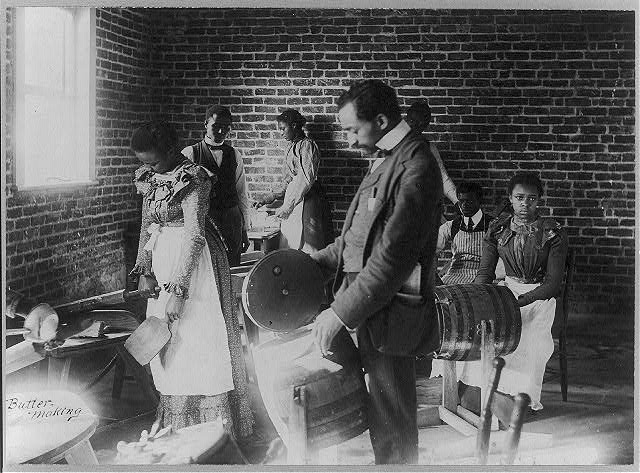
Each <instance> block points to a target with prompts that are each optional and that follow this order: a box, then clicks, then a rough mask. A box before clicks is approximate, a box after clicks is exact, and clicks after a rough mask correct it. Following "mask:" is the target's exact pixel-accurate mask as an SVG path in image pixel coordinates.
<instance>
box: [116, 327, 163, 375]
mask: <svg viewBox="0 0 640 473" xmlns="http://www.w3.org/2000/svg"><path fill="white" fill-rule="evenodd" d="M170 338H171V331H170V330H169V324H168V323H167V321H166V320H163V319H159V318H158V317H148V318H147V319H146V320H145V321H144V322H142V323H141V324H140V325H139V326H138V328H137V329H135V330H134V331H133V333H132V334H131V335H130V336H129V338H128V339H127V341H126V342H124V347H125V348H126V349H127V351H128V352H129V353H131V356H133V358H135V360H136V361H137V362H138V363H140V364H141V365H142V366H144V365H146V364H148V363H149V362H150V361H151V360H152V359H153V357H154V356H156V355H157V354H158V353H159V352H160V350H162V347H164V346H165V345H166V344H167V342H168V341H169V339H170Z"/></svg>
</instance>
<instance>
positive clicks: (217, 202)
mask: <svg viewBox="0 0 640 473" xmlns="http://www.w3.org/2000/svg"><path fill="white" fill-rule="evenodd" d="M231 123H232V117H231V112H230V111H229V109H228V108H226V107H223V106H221V105H214V106H211V107H209V108H207V111H206V114H205V121H204V128H205V130H206V132H205V136H204V139H203V140H202V141H200V142H198V143H196V144H194V145H192V146H187V147H186V148H184V149H183V150H182V154H183V155H184V156H186V157H187V158H189V159H191V160H192V161H193V162H195V163H196V164H199V165H200V166H202V167H204V168H205V169H206V170H207V171H208V172H209V173H210V174H211V175H212V187H211V199H210V204H209V216H210V217H211V218H212V219H213V221H214V223H215V224H216V226H217V227H218V229H219V230H220V232H221V233H222V236H223V237H224V240H225V243H226V245H227V257H228V259H229V266H238V265H239V264H240V253H242V252H244V251H246V250H247V248H248V247H249V238H248V237H247V228H248V226H249V199H248V197H247V190H246V188H247V185H246V180H245V174H244V165H243V163H242V156H241V154H240V152H239V151H238V150H237V149H235V148H233V147H232V146H230V145H229V144H227V143H226V142H225V139H226V137H227V134H228V133H229V130H231ZM213 176H215V177H213Z"/></svg>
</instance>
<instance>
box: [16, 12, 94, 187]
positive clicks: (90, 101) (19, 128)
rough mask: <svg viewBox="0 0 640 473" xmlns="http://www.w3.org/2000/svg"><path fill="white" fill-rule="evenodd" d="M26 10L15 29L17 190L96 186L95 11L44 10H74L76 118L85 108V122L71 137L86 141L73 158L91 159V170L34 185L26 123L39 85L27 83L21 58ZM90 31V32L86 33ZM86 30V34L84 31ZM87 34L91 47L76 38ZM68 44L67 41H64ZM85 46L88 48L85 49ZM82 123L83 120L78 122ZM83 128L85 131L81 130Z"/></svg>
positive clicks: (75, 127) (79, 143)
mask: <svg viewBox="0 0 640 473" xmlns="http://www.w3.org/2000/svg"><path fill="white" fill-rule="evenodd" d="M25 8H30V7H18V8H16V16H15V19H16V28H15V56H14V57H15V95H14V96H15V103H14V107H15V109H14V113H15V115H14V116H15V122H14V126H13V128H14V130H13V131H14V133H13V136H14V137H15V143H14V150H15V156H14V163H13V164H14V166H13V168H14V179H15V182H14V186H15V189H16V190H18V191H31V190H35V191H37V190H47V189H53V190H56V189H60V188H69V187H71V188H73V187H78V186H86V185H94V184H97V182H98V181H97V179H96V125H95V124H96V110H97V106H96V54H97V47H96V9H95V8H89V7H62V6H58V7H43V8H61V9H63V10H68V11H71V12H72V13H73V14H72V22H73V28H72V30H73V35H74V38H73V39H72V40H71V42H72V43H73V48H74V52H73V56H74V57H73V60H72V62H73V63H76V62H82V63H83V64H82V65H80V66H75V65H74V66H73V67H72V69H73V70H74V74H73V77H72V78H70V80H71V82H72V83H73V94H72V95H73V97H74V98H73V99H72V100H73V101H74V102H73V110H74V116H78V113H77V112H78V111H79V110H80V109H81V108H82V112H83V113H82V117H86V120H84V119H82V121H84V123H82V124H81V126H80V127H79V126H78V123H75V124H71V125H70V127H72V129H71V133H72V136H76V137H78V136H79V135H81V134H83V133H84V134H86V139H85V140H82V139H77V140H76V142H75V143H73V145H72V146H73V149H74V157H73V163H79V162H81V160H82V159H86V160H88V163H85V164H88V168H87V173H86V175H85V176H81V177H79V178H69V179H68V180H63V181H60V182H46V183H34V182H26V181H27V180H26V171H27V168H28V167H29V160H28V157H27V153H26V148H27V146H28V143H27V140H28V137H29V134H30V130H29V124H25V113H26V112H25V97H26V96H27V95H28V94H29V92H30V91H36V93H37V92H38V86H32V85H27V84H25V65H26V63H25V61H23V60H21V58H24V57H25V48H26V44H25V43H26V38H25V27H24V26H25V17H24V16H25ZM87 29H88V31H87ZM81 30H83V31H81ZM82 35H86V36H88V38H89V41H88V44H87V45H85V44H84V42H82V41H78V39H77V36H82ZM65 42H66V41H65ZM83 46H85V47H86V48H87V49H82V48H83ZM81 54H82V55H84V56H83V58H82V59H80V60H79V59H78V58H79V56H80V55H81ZM69 56H70V54H68V51H65V62H66V66H65V69H66V70H69V69H70V68H69V61H70V57H69ZM68 84H69V80H65V87H67V85H68ZM40 90H41V91H42V92H45V93H48V90H46V89H40ZM78 121H81V120H78ZM78 128H81V129H82V131H80V132H79V131H78Z"/></svg>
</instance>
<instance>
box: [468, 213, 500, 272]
mask: <svg viewBox="0 0 640 473" xmlns="http://www.w3.org/2000/svg"><path fill="white" fill-rule="evenodd" d="M498 231H499V227H498V225H497V222H496V220H494V221H492V222H491V223H490V224H489V229H488V230H487V233H485V235H484V239H483V240H482V256H481V257H480V269H478V274H476V277H475V279H474V280H473V282H474V283H479V284H491V283H492V282H493V280H494V279H495V278H496V265H497V264H498V239H497V235H496V234H497V232H498Z"/></svg>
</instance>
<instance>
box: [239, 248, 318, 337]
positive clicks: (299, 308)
mask: <svg viewBox="0 0 640 473" xmlns="http://www.w3.org/2000/svg"><path fill="white" fill-rule="evenodd" d="M324 301H325V290H324V283H323V278H322V271H321V269H320V266H319V265H318V263H316V262H315V261H314V260H313V259H312V258H311V257H310V256H309V255H308V254H306V253H304V252H302V251H299V250H292V249H282V250H276V251H272V252H271V253H269V254H268V255H266V256H265V257H264V258H262V259H261V260H260V261H258V262H257V263H256V264H255V265H254V266H253V268H251V271H249V273H248V274H247V276H246V277H245V279H244V283H243V285H242V305H243V306H244V310H245V312H246V314H247V315H248V316H249V318H250V319H251V320H252V321H253V322H254V323H255V324H256V325H258V326H259V327H262V328H264V329H266V330H270V331H273V332H290V331H293V330H296V329H298V328H300V327H303V326H305V325H308V324H310V323H311V322H312V321H313V319H314V318H315V316H316V315H318V314H319V313H320V309H321V307H322V304H323V302H324Z"/></svg>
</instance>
